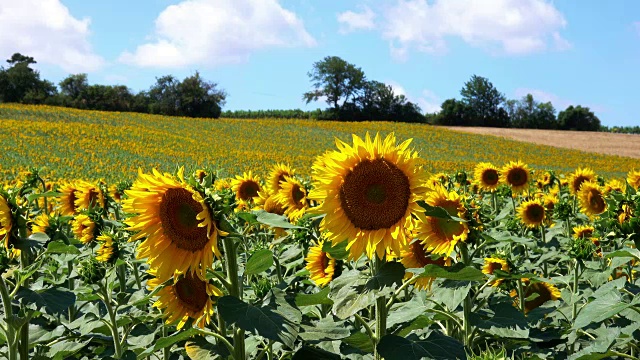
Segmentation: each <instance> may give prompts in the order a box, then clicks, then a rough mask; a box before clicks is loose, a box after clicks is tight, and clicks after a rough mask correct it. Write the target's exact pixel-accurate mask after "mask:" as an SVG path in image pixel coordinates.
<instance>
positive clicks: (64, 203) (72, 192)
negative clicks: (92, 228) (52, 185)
mask: <svg viewBox="0 0 640 360" xmlns="http://www.w3.org/2000/svg"><path fill="white" fill-rule="evenodd" d="M78 192H79V189H78V186H77V185H76V184H75V183H73V182H70V183H66V184H64V185H62V186H61V187H60V212H61V213H62V215H74V214H75V213H76V200H77V199H78Z"/></svg>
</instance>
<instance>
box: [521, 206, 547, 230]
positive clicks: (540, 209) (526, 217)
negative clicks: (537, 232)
mask: <svg viewBox="0 0 640 360" xmlns="http://www.w3.org/2000/svg"><path fill="white" fill-rule="evenodd" d="M545 212H546V210H545V207H544V205H543V204H542V202H540V201H539V200H527V201H524V202H523V203H522V204H520V206H519V207H518V217H519V218H520V220H522V223H523V224H525V225H526V226H528V227H530V228H534V227H537V226H540V225H542V223H543V222H544V219H545Z"/></svg>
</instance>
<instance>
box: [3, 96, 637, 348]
mask: <svg viewBox="0 0 640 360" xmlns="http://www.w3.org/2000/svg"><path fill="white" fill-rule="evenodd" d="M1 111H3V112H4V113H3V116H5V117H6V115H7V113H12V114H13V115H14V116H15V117H16V118H17V117H19V115H20V112H21V111H24V114H23V117H22V118H20V119H19V120H16V121H22V122H24V121H34V122H38V124H34V126H33V127H32V128H31V129H30V130H25V131H22V132H20V135H15V134H14V136H13V138H12V140H13V141H15V144H16V146H18V147H17V148H16V149H17V150H16V151H17V152H20V151H24V153H19V154H17V155H18V156H15V157H14V158H11V156H9V159H8V160H7V159H6V158H3V161H8V162H6V163H4V165H3V166H13V165H20V164H19V161H18V160H19V159H21V156H25V157H28V156H29V155H26V154H28V152H29V151H32V153H33V154H36V153H38V150H36V151H34V150H33V149H29V150H27V149H23V148H22V147H21V146H24V144H25V143H30V144H33V145H34V147H35V148H36V149H40V150H41V149H44V146H45V145H47V144H41V146H43V147H42V148H38V146H40V145H38V141H37V140H34V139H39V138H41V135H39V134H38V131H40V132H46V131H60V134H64V133H65V132H67V131H69V132H71V133H72V134H75V136H68V137H67V138H65V139H66V140H65V141H67V143H68V145H67V146H66V147H61V148H60V149H59V150H56V151H59V154H58V155H56V156H63V154H64V153H65V152H69V153H70V152H72V151H75V152H76V153H79V151H78V149H88V148H92V149H94V151H96V153H89V152H87V153H86V156H87V157H88V158H92V159H94V160H93V163H90V164H85V165H83V166H86V167H81V166H79V165H73V164H72V163H71V162H69V163H62V164H61V166H60V167H58V168H56V169H58V170H59V171H62V172H61V173H54V174H53V175H49V173H48V172H47V170H42V169H37V168H30V167H27V169H28V170H26V171H22V172H19V173H17V174H13V173H12V176H8V175H7V177H6V180H5V181H4V182H3V184H2V189H1V190H0V274H1V276H0V297H1V299H2V307H1V308H2V310H0V319H2V320H1V321H0V356H1V357H2V358H7V359H10V360H16V359H96V358H99V359H163V360H164V359H235V360H245V359H265V360H267V359H268V360H272V359H375V360H378V359H389V360H394V359H401V360H413V359H639V358H640V345H639V344H640V341H639V340H640V296H638V293H639V292H640V287H639V285H640V281H639V280H638V272H637V271H638V270H639V269H640V251H639V250H638V246H640V219H639V218H638V216H637V215H638V213H639V212H640V194H638V193H637V191H638V189H639V188H640V171H636V170H635V169H633V168H632V167H631V166H628V167H626V168H625V167H623V166H624V165H620V166H619V167H617V168H614V167H606V166H611V165H607V161H606V159H615V158H607V157H603V159H604V160H602V161H603V162H602V164H603V166H602V167H600V166H596V165H597V164H598V161H599V160H598V158H597V157H593V158H591V159H590V160H588V161H587V160H585V161H584V162H583V165H582V166H576V167H575V168H572V169H570V170H562V169H564V168H559V166H560V165H556V166H555V167H552V166H549V167H546V164H547V163H548V162H549V161H550V160H549V159H537V162H535V163H530V162H529V161H528V159H534V160H535V153H531V152H532V151H533V150H532V149H533V148H531V147H528V146H529V145H523V144H521V143H515V142H514V144H518V146H521V147H522V149H528V150H527V151H528V154H527V157H525V156H522V157H515V158H512V159H505V160H500V158H496V159H495V160H493V161H491V162H489V161H486V159H483V160H482V161H475V162H472V161H473V160H472V159H470V158H466V159H465V160H463V161H462V162H455V160H450V161H451V162H450V163H449V164H450V165H451V166H453V168H447V166H443V167H442V169H443V171H442V172H437V173H435V174H433V173H434V172H435V171H434V170H435V169H440V168H431V167H430V166H435V165H434V164H435V163H432V162H430V160H429V161H428V160H426V159H424V158H423V156H422V155H421V154H422V153H423V152H424V150H423V151H420V152H418V151H416V150H417V148H418V145H417V144H416V143H418V141H417V140H416V143H414V142H413V141H412V139H411V138H410V136H406V137H405V136H404V135H400V132H395V133H394V132H390V131H382V134H380V133H378V134H375V135H370V134H369V133H366V134H365V135H364V136H358V135H350V134H349V135H350V136H338V137H337V138H336V139H335V145H334V146H333V147H326V148H324V149H321V150H319V151H317V152H316V153H315V155H314V156H313V157H312V158H311V164H310V165H307V166H306V167H300V166H299V165H298V164H299V162H302V158H301V157H293V158H291V159H288V158H286V157H285V160H280V161H277V160H278V159H273V154H277V153H278V152H277V151H278V146H280V145H282V146H284V145H283V144H276V143H275V140H277V139H278V138H277V137H273V138H271V140H274V144H270V145H264V144H263V145H262V146H263V149H262V151H264V154H265V157H262V158H261V157H259V156H257V155H256V156H254V155H255V154H257V152H253V153H252V152H247V153H242V154H244V155H242V154H239V155H238V156H246V157H250V156H254V157H253V158H251V159H247V162H248V163H250V164H257V163H255V162H253V161H259V162H261V163H260V166H259V167H258V166H256V167H255V168H251V167H250V166H249V168H248V169H247V170H242V171H238V172H236V173H230V172H229V169H232V167H229V168H226V170H224V169H223V170H221V169H220V168H218V167H215V168H209V167H207V166H204V165H201V164H200V163H198V162H197V161H195V163H197V165H195V166H190V167H188V168H187V167H183V166H171V165H170V163H169V162H168V161H169V157H167V159H164V160H163V159H160V158H156V159H158V160H157V161H158V163H157V164H155V165H157V167H159V168H167V167H173V170H172V171H166V172H165V171H159V170H157V169H155V166H150V165H148V164H141V166H140V169H139V170H137V173H136V174H135V175H133V176H131V177H127V173H126V172H127V171H128V169H129V168H127V167H123V170H121V171H119V173H118V174H119V176H116V175H118V174H114V173H113V172H117V171H118V170H115V169H116V167H117V166H119V165H118V164H120V162H123V163H124V162H126V161H127V160H128V159H130V158H129V157H128V156H129V155H126V154H125V153H124V151H135V152H137V153H136V156H140V157H144V156H145V155H144V154H150V155H151V154H153V149H154V148H155V147H156V146H160V143H158V144H154V143H153V142H149V141H148V140H146V141H145V143H144V144H145V146H139V147H137V148H129V147H127V145H126V144H127V142H128V141H133V139H134V138H135V137H139V139H138V141H140V139H141V138H142V136H143V135H144V134H143V133H144V131H150V130H149V129H151V128H150V127H149V128H145V127H144V126H143V125H139V126H134V125H130V128H127V129H129V130H127V131H121V130H122V129H120V132H119V133H117V134H120V137H118V136H117V135H116V132H115V130H114V129H110V128H109V121H110V120H109V119H108V118H103V119H100V121H102V122H103V123H102V124H96V128H93V129H91V128H83V127H81V126H77V124H76V125H74V124H73V123H74V116H75V115H74V114H75V110H71V111H69V113H64V114H62V113H61V115H60V117H59V118H58V119H57V120H55V117H52V118H47V120H42V119H40V120H38V117H37V116H33V117H32V118H29V114H31V115H34V114H37V113H38V112H47V111H58V110H55V109H53V110H52V108H47V107H42V108H41V107H34V108H25V109H22V108H20V107H16V108H11V107H9V106H5V107H2V108H1ZM91 114H92V113H91V112H89V113H88V115H85V116H91ZM42 116H43V118H44V115H42ZM77 116H78V117H80V116H81V115H80V114H77ZM113 116H114V117H117V116H124V115H118V114H114V115H113ZM126 116H128V117H131V118H133V117H134V115H130V114H127V115H126ZM52 119H54V120H52ZM139 120H140V121H144V116H141V118H140V119H139ZM166 120H167V121H166V123H164V125H166V127H167V130H166V131H167V132H166V133H165V132H161V133H159V134H158V136H159V137H158V139H160V138H161V137H162V136H166V134H169V133H171V134H173V135H174V136H175V138H171V139H168V140H167V139H165V140H167V141H175V143H171V142H168V143H167V142H165V143H164V144H165V145H166V146H167V148H166V153H172V152H173V151H175V152H176V153H177V152H178V151H179V150H180V149H182V148H180V146H183V147H186V148H187V149H189V148H190V146H193V149H200V148H209V146H217V144H218V143H217V142H216V138H215V137H211V136H209V135H206V134H203V138H202V140H199V141H198V142H197V143H194V144H191V143H190V142H189V141H190V140H188V139H193V136H191V137H186V136H184V137H182V136H183V135H180V133H179V132H178V131H177V129H178V127H179V125H178V124H176V123H172V122H171V121H170V120H171V119H170V118H167V119H166ZM97 121H98V120H96V122H97ZM114 121H115V120H114ZM150 121H156V122H157V121H158V119H151V118H150ZM175 121H178V120H175ZM48 123H50V124H49V125H47V124H48ZM116 123H117V124H118V125H119V126H125V127H126V126H128V125H123V124H122V122H121V121H117V122H116ZM7 124H11V121H7ZM86 124H87V122H86V120H85V125H86ZM223 124H224V123H223ZM278 124H279V123H278ZM278 124H275V123H274V125H273V126H274V128H273V129H274V130H273V131H276V128H281V127H283V126H284V127H285V129H286V126H292V127H297V128H298V130H300V129H306V128H305V127H304V126H308V128H310V127H311V125H309V124H307V125H305V124H304V122H303V123H300V122H299V121H292V122H291V123H290V124H288V125H287V123H284V125H282V126H281V125H278ZM201 125H202V126H204V125H203V124H201ZM16 126H17V125H16ZM45 126H52V127H51V128H45ZM154 126H155V128H156V129H158V124H155V125H154ZM197 126H198V125H197V124H195V125H194V128H192V129H191V130H190V131H195V132H198V133H200V132H201V131H204V130H203V129H204V127H203V128H198V127H197ZM323 126H326V127H327V129H325V131H327V133H330V130H329V128H330V127H332V126H334V124H333V123H318V124H316V125H314V128H315V129H321V128H323ZM349 126H353V127H359V126H362V127H363V128H364V127H365V126H366V124H350V125H349ZM380 126H381V127H385V126H391V124H386V123H383V124H380ZM115 127H116V126H115V125H114V128H115ZM23 129H24V125H23ZM52 129H58V130H52ZM416 129H418V128H416ZM420 129H423V128H420ZM3 131H6V129H5V130H3ZM30 131H32V132H31V133H30ZM216 131H217V130H216ZM278 131H294V130H293V129H292V130H283V129H280V130H278ZM314 131H319V130H314ZM331 131H334V130H331ZM421 131H433V132H434V134H435V132H436V131H435V130H424V129H423V130H421ZM83 132H84V133H83ZM402 132H403V133H404V132H410V129H409V128H404V130H403V131H402ZM363 133H364V131H363ZM443 133H444V134H447V132H443ZM29 134H30V135H29ZM81 134H82V135H81ZM223 134H225V131H224V130H221V133H220V136H219V139H220V140H221V141H220V142H222V143H224V140H222V139H223V138H224V136H225V135H223ZM451 134H453V135H451V139H455V138H456V137H455V136H454V135H455V133H451ZM3 136H5V135H3ZM305 136H307V135H305V134H304V131H301V130H300V138H301V139H300V141H301V142H303V141H306V140H304V139H306V138H304V137H305ZM308 136H309V137H310V138H313V136H314V135H313V134H311V135H308ZM442 136H445V135H442ZM436 137H437V135H434V137H433V141H432V142H437V141H438V140H436ZM4 141H5V140H4V139H3V142H4ZM251 141H252V138H251V137H250V136H249V137H248V138H247V140H246V142H247V144H238V145H237V146H236V148H235V149H231V151H238V152H242V151H244V150H242V148H241V147H244V146H247V147H251V146H254V145H255V144H253V145H251ZM422 141H424V142H425V143H426V142H428V141H429V140H428V139H427V140H425V139H423V140H422ZM460 141H463V140H460ZM101 142H104V144H103V145H101V144H102V143H101ZM117 143H119V144H120V145H115V144H117ZM236 143H238V142H236ZM167 144H173V145H167ZM311 144H312V145H313V143H311ZM48 145H49V147H48V149H51V146H50V144H48ZM303 145H304V143H303V144H301V145H300V146H301V149H302V148H305V147H304V146H303ZM457 145H460V144H457ZM457 145H456V144H452V146H451V147H450V148H449V151H450V152H451V155H450V157H451V159H454V158H455V156H456V155H455V154H454V153H455V152H456V151H457V150H456V146H457ZM172 146H175V147H172ZM460 146H461V145H460ZM116 148H117V149H119V150H120V151H122V153H117V152H115V153H110V151H111V150H114V151H115V150H116ZM461 148H462V146H461ZM127 149H128V150H127ZM158 149H159V148H158ZM312 149H313V146H309V147H307V148H306V149H305V150H304V151H305V153H304V154H306V153H308V152H310V151H312ZM542 149H547V150H546V151H548V148H542ZM100 151H102V152H100ZM200 151H201V150H200ZM221 151H222V150H221ZM253 151H258V150H253ZM554 151H555V150H554ZM557 151H560V150H557ZM147 152H148V153H147ZM268 153H271V154H272V155H271V157H270V158H269V159H268V163H267V164H265V162H266V160H267V157H266V154H268ZM225 154H229V153H225ZM428 154H429V155H430V156H431V155H432V154H431V153H428ZM443 154H444V150H443ZM484 154H485V155H486V154H487V153H486V152H485V153H484ZM10 155H12V153H11V154H10ZM130 155H131V156H133V154H130ZM214 155H215V154H214ZM218 155H219V154H218ZM467 155H468V154H467ZM42 156H44V157H43V158H41V159H44V158H45V157H47V156H51V154H43V155H42ZM156 156H165V154H164V153H158V154H156ZM182 156H184V155H182ZM194 156H195V155H194ZM212 156H213V155H212ZM305 156H306V155H305ZM309 156H310V155H309ZM434 156H438V152H434ZM502 156H504V154H503V155H502ZM532 156H533V157H532ZM36 159H37V158H34V159H32V161H35V160H36ZM61 159H62V158H61ZM131 159H133V157H132V158H131ZM179 159H184V157H180V158H179ZM68 160H69V161H73V159H68ZM232 160H233V159H232ZM288 160H292V161H288ZM617 160H619V161H621V162H622V161H626V160H624V159H617ZM20 161H22V160H20ZM101 161H102V162H101ZM140 161H152V162H153V161H155V160H153V158H152V159H147V160H140ZM185 161H186V160H185ZM276 161H277V162H276ZM611 161H612V160H610V162H611ZM556 162H557V159H556ZM34 163H35V162H34ZM189 163H190V164H191V162H189ZM78 164H79V163H78ZM442 164H445V162H443V163H442ZM567 164H569V161H568V160H567V161H564V160H563V164H562V165H561V166H562V167H564V166H567ZM630 164H631V163H629V165H630ZM142 165H144V166H142ZM469 165H470V166H469ZM605 165H606V166H605ZM67 166H68V167H67ZM101 166H102V167H103V169H104V171H103V172H101V173H100V174H96V173H95V172H94V173H92V172H91V171H92V170H90V169H89V167H93V169H95V168H98V167H101ZM464 168H466V169H467V170H460V169H464ZM7 169H8V168H7ZM623 169H626V170H623ZM50 170H51V172H53V171H52V170H53V169H50ZM107 170H109V171H111V172H112V173H111V174H107ZM14 171H15V170H14ZM75 171H79V172H78V173H77V174H76V173H75ZM82 171H84V176H83V173H82ZM123 171H124V173H123ZM7 174H8V172H7ZM74 174H75V175H74Z"/></svg>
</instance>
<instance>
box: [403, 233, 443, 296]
mask: <svg viewBox="0 0 640 360" xmlns="http://www.w3.org/2000/svg"><path fill="white" fill-rule="evenodd" d="M431 254H432V253H431V252H429V251H427V250H426V249H425V245H424V244H422V242H420V241H414V242H413V243H411V245H409V247H408V248H407V249H406V250H404V251H403V252H402V254H401V259H400V262H401V263H402V265H404V267H405V268H407V269H412V268H423V267H425V266H427V265H429V264H434V265H438V266H451V258H450V257H448V256H447V257H440V258H438V259H436V260H433V259H432V258H431ZM412 276H413V275H412V274H411V273H409V272H407V273H406V274H405V279H407V278H409V279H410V278H411V277H412ZM434 280H435V278H433V277H429V276H425V277H419V278H418V279H417V280H416V282H415V283H414V284H413V285H414V287H415V288H416V289H418V290H430V289H431V284H432V283H433V281H434Z"/></svg>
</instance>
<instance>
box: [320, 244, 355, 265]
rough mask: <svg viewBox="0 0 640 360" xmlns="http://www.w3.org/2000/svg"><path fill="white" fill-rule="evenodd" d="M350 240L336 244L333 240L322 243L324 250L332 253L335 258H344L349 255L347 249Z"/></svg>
mask: <svg viewBox="0 0 640 360" xmlns="http://www.w3.org/2000/svg"><path fill="white" fill-rule="evenodd" d="M348 244H349V242H348V241H346V240H345V241H341V242H339V243H337V244H335V245H333V244H332V243H331V241H325V242H324V243H323V244H322V251H324V252H326V253H327V254H329V255H331V257H333V258H334V259H338V260H344V259H346V258H347V257H348V256H349V250H347V245H348Z"/></svg>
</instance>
